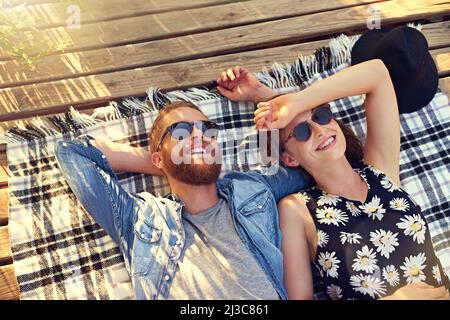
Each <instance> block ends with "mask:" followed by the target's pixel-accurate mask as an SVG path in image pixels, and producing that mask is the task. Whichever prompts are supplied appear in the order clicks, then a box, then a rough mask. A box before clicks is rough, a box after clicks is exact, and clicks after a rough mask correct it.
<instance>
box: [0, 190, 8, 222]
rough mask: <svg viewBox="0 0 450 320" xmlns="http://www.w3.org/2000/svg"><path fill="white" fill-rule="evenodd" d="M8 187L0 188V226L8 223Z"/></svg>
mask: <svg viewBox="0 0 450 320" xmlns="http://www.w3.org/2000/svg"><path fill="white" fill-rule="evenodd" d="M8 201H9V188H1V189H0V227H2V226H5V225H7V224H8V219H9V216H8V215H9V213H8V208H9V207H8Z"/></svg>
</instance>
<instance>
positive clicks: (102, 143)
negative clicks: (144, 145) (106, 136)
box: [91, 139, 162, 176]
mask: <svg viewBox="0 0 450 320" xmlns="http://www.w3.org/2000/svg"><path fill="white" fill-rule="evenodd" d="M91 144H92V145H93V146H94V147H96V148H97V149H99V150H100V151H101V152H102V153H103V154H104V155H105V156H106V158H107V159H108V162H109V163H110V165H111V167H112V168H113V170H114V171H124V172H135V173H146V174H149V175H155V176H161V175H162V172H161V171H160V170H159V169H158V168H157V167H156V166H154V165H153V164H152V161H151V159H150V152H149V151H148V150H144V149H141V148H135V147H131V146H129V145H126V144H123V143H116V142H113V141H108V140H102V139H95V140H91Z"/></svg>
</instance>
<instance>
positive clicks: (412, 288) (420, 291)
mask: <svg viewBox="0 0 450 320" xmlns="http://www.w3.org/2000/svg"><path fill="white" fill-rule="evenodd" d="M383 299H384V300H449V293H448V291H447V289H446V288H445V287H438V288H436V287H433V286H430V285H429V284H426V283H425V282H419V283H411V284H407V285H406V286H403V287H401V288H400V289H398V290H397V291H395V292H394V294H392V295H390V296H388V297H385V298H383Z"/></svg>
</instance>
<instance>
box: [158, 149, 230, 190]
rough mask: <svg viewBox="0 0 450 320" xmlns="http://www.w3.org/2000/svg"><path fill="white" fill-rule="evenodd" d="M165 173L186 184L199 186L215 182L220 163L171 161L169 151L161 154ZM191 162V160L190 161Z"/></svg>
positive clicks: (218, 173) (217, 177)
mask: <svg viewBox="0 0 450 320" xmlns="http://www.w3.org/2000/svg"><path fill="white" fill-rule="evenodd" d="M163 159H167V161H164V168H165V171H166V174H168V175H170V176H171V177H173V178H174V179H176V180H178V181H181V182H183V183H186V184H190V185H194V186H201V185H208V184H212V183H215V182H216V181H217V179H219V175H220V170H221V168H222V165H221V164H220V163H212V164H207V163H200V164H194V163H190V164H189V163H180V164H176V163H174V162H173V161H171V157H170V153H169V154H166V155H165V156H164V155H163ZM192 162H193V161H192Z"/></svg>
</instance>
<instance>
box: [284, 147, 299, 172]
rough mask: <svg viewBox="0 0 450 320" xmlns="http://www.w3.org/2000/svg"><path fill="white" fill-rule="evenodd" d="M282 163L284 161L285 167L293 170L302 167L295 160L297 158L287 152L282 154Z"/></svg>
mask: <svg viewBox="0 0 450 320" xmlns="http://www.w3.org/2000/svg"><path fill="white" fill-rule="evenodd" d="M281 161H283V162H284V164H285V165H287V166H288V167H291V168H296V167H298V166H299V165H300V164H299V163H298V161H297V160H295V158H294V157H293V156H291V155H290V154H289V153H287V152H286V151H283V153H282V154H281Z"/></svg>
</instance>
